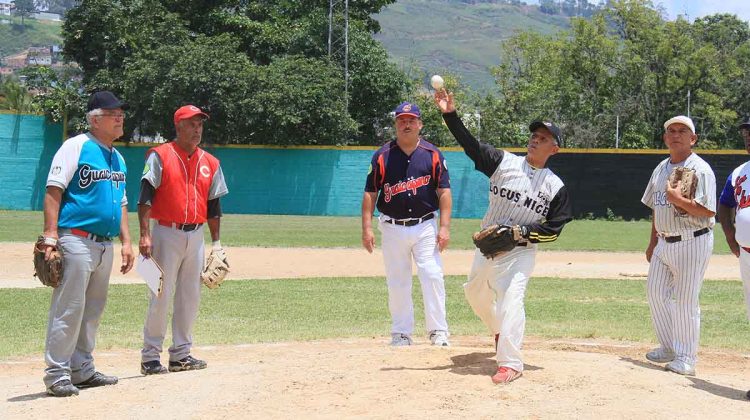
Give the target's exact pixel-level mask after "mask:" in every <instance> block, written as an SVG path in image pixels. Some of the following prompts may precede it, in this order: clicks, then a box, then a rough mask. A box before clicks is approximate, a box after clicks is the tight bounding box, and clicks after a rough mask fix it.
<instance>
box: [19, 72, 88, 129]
mask: <svg viewBox="0 0 750 420" xmlns="http://www.w3.org/2000/svg"><path fill="white" fill-rule="evenodd" d="M19 73H20V74H21V75H23V76H25V77H26V86H27V87H28V88H29V89H32V90H33V91H34V92H35V95H34V96H33V103H34V105H35V107H36V109H38V110H39V111H41V112H43V113H44V114H45V115H46V116H47V118H48V119H49V120H50V121H53V122H59V123H61V124H62V125H63V138H67V137H68V133H80V132H82V131H84V130H85V129H86V119H85V112H86V111H85V110H86V102H87V100H88V97H87V95H86V94H85V93H84V91H83V86H82V85H81V83H80V74H79V71H78V70H77V69H75V68H65V69H63V70H61V71H59V72H58V71H55V70H52V69H51V68H49V67H45V66H29V67H25V68H24V69H22V70H20V72H19Z"/></svg>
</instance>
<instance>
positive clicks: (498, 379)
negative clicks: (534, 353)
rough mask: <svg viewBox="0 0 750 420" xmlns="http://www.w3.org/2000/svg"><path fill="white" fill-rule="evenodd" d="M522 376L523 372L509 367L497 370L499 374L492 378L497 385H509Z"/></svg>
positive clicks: (501, 367)
mask: <svg viewBox="0 0 750 420" xmlns="http://www.w3.org/2000/svg"><path fill="white" fill-rule="evenodd" d="M521 375H523V372H519V371H517V370H515V369H511V368H509V367H507V366H500V367H499V368H497V373H496V374H495V375H494V376H493V377H492V382H493V383H495V384H507V383H511V382H513V381H515V380H516V379H518V378H520V377H521Z"/></svg>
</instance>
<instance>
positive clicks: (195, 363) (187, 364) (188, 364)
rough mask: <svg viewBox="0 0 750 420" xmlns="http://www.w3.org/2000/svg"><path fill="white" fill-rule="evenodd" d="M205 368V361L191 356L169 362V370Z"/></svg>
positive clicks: (179, 370)
mask: <svg viewBox="0 0 750 420" xmlns="http://www.w3.org/2000/svg"><path fill="white" fill-rule="evenodd" d="M205 368H206V362H204V361H203V360H198V359H196V358H194V357H193V356H188V357H186V358H184V359H182V360H178V361H176V362H172V361H170V362H169V371H170V372H181V371H183V370H198V369H205Z"/></svg>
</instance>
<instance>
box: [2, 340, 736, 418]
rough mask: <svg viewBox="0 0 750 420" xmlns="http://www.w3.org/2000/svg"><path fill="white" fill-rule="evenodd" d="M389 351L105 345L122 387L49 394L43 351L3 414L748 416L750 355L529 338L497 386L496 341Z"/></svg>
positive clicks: (9, 370) (9, 385) (5, 377)
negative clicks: (148, 356)
mask: <svg viewBox="0 0 750 420" xmlns="http://www.w3.org/2000/svg"><path fill="white" fill-rule="evenodd" d="M425 341H426V340H425V339H424V338H421V342H418V343H417V345H415V346H412V347H410V348H390V347H389V346H387V345H386V343H387V341H386V339H385V338H373V339H357V340H336V341H315V342H305V343H275V344H253V345H241V346H226V347H197V348H196V349H195V354H196V355H197V356H200V357H203V358H206V359H207V361H208V368H207V369H205V370H202V371H195V372H181V373H169V374H166V375H159V376H150V377H144V376H140V374H139V373H138V362H139V354H138V352H137V351H132V350H128V351H126V350H122V351H111V352H106V353H105V352H99V353H98V354H97V366H98V368H99V369H101V370H103V371H104V372H107V373H110V374H116V375H118V376H119V377H120V378H121V380H120V383H119V384H118V385H116V386H113V387H106V388H99V389H89V390H83V391H81V395H80V396H78V397H72V398H66V399H58V398H51V397H46V396H45V395H44V393H43V391H44V389H43V388H44V387H43V385H42V382H41V373H42V372H41V370H42V367H43V363H42V361H41V360H40V358H39V357H32V358H24V359H19V360H14V361H12V362H4V363H0V382H2V384H3V386H2V387H0V418H23V419H30V418H55V417H69V418H84V417H86V418H96V417H107V418H114V419H117V418H123V419H125V418H170V419H171V418H196V419H197V418H201V419H203V418H334V417H337V418H352V417H368V418H384V419H385V418H409V417H412V418H436V419H440V418H499V417H504V418H509V417H510V418H513V417H524V418H714V417H715V416H716V415H717V414H718V413H721V417H722V418H747V412H748V409H749V408H750V401H747V400H745V397H744V394H745V391H746V390H747V388H748V387H750V375H749V374H748V373H750V361H749V360H748V358H745V357H742V356H739V355H732V354H721V353H702V354H701V361H700V364H699V366H698V376H697V377H683V376H679V375H676V374H673V373H669V372H665V371H664V370H663V369H662V368H661V366H658V365H653V364H650V363H648V362H645V360H644V359H643V353H644V352H645V351H646V350H647V348H645V347H642V346H633V345H629V344H627V343H601V342H599V343H575V342H553V341H540V340H535V339H533V338H530V339H528V340H527V343H526V348H525V355H526V360H525V361H526V367H525V374H524V376H523V377H522V378H520V379H519V380H517V381H516V382H513V383H512V384H510V385H500V386H495V385H493V384H492V382H491V381H490V378H489V375H490V374H491V373H492V372H493V371H494V369H495V364H494V361H493V359H492V357H493V351H492V350H493V345H492V342H491V340H490V338H489V337H487V338H475V337H454V339H453V343H454V346H453V347H450V348H434V347H431V346H429V345H427V344H426V343H425Z"/></svg>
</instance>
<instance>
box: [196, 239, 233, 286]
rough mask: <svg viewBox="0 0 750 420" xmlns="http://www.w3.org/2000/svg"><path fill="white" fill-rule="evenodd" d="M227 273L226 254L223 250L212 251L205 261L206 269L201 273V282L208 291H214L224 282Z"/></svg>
mask: <svg viewBox="0 0 750 420" xmlns="http://www.w3.org/2000/svg"><path fill="white" fill-rule="evenodd" d="M228 273H229V263H228V262H227V254H226V253H224V250H223V249H214V250H212V251H211V255H209V256H208V260H206V267H205V268H204V269H203V273H201V281H202V282H203V284H205V285H206V287H208V288H209V289H216V288H217V287H219V286H220V285H221V283H223V282H224V277H226V276H227V274H228Z"/></svg>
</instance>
